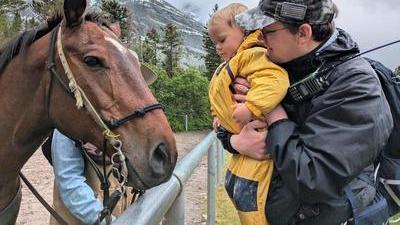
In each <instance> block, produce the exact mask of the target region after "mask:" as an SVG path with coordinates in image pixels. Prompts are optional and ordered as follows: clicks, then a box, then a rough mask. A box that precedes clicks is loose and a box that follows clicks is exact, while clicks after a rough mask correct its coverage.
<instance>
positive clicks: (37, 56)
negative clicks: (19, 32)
mask: <svg viewBox="0 0 400 225" xmlns="http://www.w3.org/2000/svg"><path fill="white" fill-rule="evenodd" d="M48 46H49V35H46V36H45V37H43V38H41V39H39V40H37V41H36V42H34V43H33V44H32V45H31V46H30V47H29V48H27V49H26V50H25V51H24V52H22V53H20V54H19V55H17V56H16V57H14V59H13V60H12V61H11V62H10V64H9V65H8V67H7V68H6V69H5V71H4V72H3V74H1V76H0V90H1V92H0V126H1V128H2V129H0V143H1V144H0V172H1V174H2V178H0V189H1V184H2V182H5V181H6V180H8V181H10V180H9V179H12V178H13V177H15V178H16V177H17V176H18V171H19V170H20V169H21V168H22V166H23V164H25V162H26V161H27V160H28V159H29V157H30V156H31V155H32V154H33V153H34V151H35V150H36V149H37V148H38V147H39V146H40V144H41V143H42V142H43V140H44V139H45V138H46V136H47V135H48V133H49V131H50V130H51V127H52V126H51V121H50V119H49V118H48V117H47V113H46V111H45V107H44V105H45V94H46V88H45V87H46V81H47V78H46V76H48V73H47V69H46V59H47V54H48V53H47V51H48V48H49V47H48ZM3 184H4V183H3ZM0 191H1V190H0Z"/></svg>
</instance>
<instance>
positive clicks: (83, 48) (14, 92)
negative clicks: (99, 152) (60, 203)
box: [0, 0, 177, 225]
mask: <svg viewBox="0 0 400 225" xmlns="http://www.w3.org/2000/svg"><path fill="white" fill-rule="evenodd" d="M85 9H86V0H65V2H64V15H63V16H59V17H57V18H55V19H53V20H51V21H49V22H48V24H47V25H46V26H42V27H41V28H38V29H36V30H33V31H28V32H25V33H24V34H21V35H20V36H19V37H17V38H15V39H14V40H13V41H12V42H10V43H8V44H7V45H6V46H5V47H3V48H2V49H1V50H0V52H1V55H0V124H1V127H0V224H1V225H3V224H14V223H15V220H16V216H17V214H18V209H19V205H20V180H19V177H18V173H19V171H20V170H21V168H22V167H23V165H24V164H25V163H26V161H27V160H28V159H29V157H30V156H31V155H32V154H33V153H34V151H35V150H36V149H37V148H38V147H39V146H40V145H41V143H42V142H43V141H44V140H45V139H46V137H47V136H48V135H49V133H50V132H51V130H52V129H54V128H57V129H59V130H60V131H61V132H63V133H64V134H66V135H67V136H69V137H71V138H73V139H76V140H82V141H84V142H91V143H94V144H95V145H97V146H102V145H103V143H104V136H103V134H104V131H105V127H104V126H100V125H102V124H103V125H105V124H109V123H103V121H116V120H119V119H121V118H123V117H125V119H126V120H124V121H121V120H119V121H118V122H121V124H123V125H121V124H120V125H121V126H118V127H117V128H115V129H114V130H112V132H110V130H107V131H108V132H105V133H108V134H107V135H106V138H107V139H109V140H111V144H113V146H111V145H110V142H109V144H108V145H107V151H106V152H107V155H109V156H111V155H112V154H113V153H115V150H116V149H117V150H118V149H119V148H120V147H121V146H118V145H119V143H117V144H115V140H116V139H117V140H118V142H119V141H121V143H122V148H121V149H120V150H122V153H123V154H124V155H125V157H126V165H127V172H128V184H129V185H131V186H133V187H134V188H136V189H147V188H150V187H153V186H155V185H158V184H160V183H162V182H164V181H166V180H168V179H169V177H170V176H171V174H172V170H173V168H174V166H175V163H176V158H177V152H176V146H175V139H174V136H173V133H172V130H171V128H170V127H169V124H168V122H167V119H166V117H165V114H164V113H163V111H162V110H161V107H159V105H157V104H155V103H156V100H155V98H154V97H153V95H152V94H151V92H150V90H149V89H148V87H147V84H146V82H145V80H144V78H143V76H142V74H141V72H140V63H139V61H138V58H137V56H136V55H135V54H134V53H133V52H131V51H129V50H128V49H127V48H125V47H124V46H123V45H122V44H121V43H120V41H119V40H118V36H117V35H116V33H118V32H116V31H115V30H114V29H113V26H112V25H108V24H107V23H105V22H103V21H102V20H101V19H100V18H98V17H95V16H90V15H86V16H85V15H84V12H85ZM55 31H58V32H61V33H59V35H58V36H55V40H57V43H59V44H60V45H57V46H56V47H52V37H53V35H52V34H55ZM61 35H62V36H61ZM57 37H58V38H59V40H58V39H56V38H57ZM61 37H62V38H61ZM53 48H54V49H55V50H54V52H58V53H59V54H56V53H55V54H54V55H55V56H54V59H55V60H54V65H51V64H52V63H51V57H50V58H49V52H50V53H51V52H52V51H51V50H52V49H53ZM63 51H64V52H65V62H62V60H61V59H62V57H61V56H60V55H62V52H63ZM66 65H67V66H66ZM49 68H50V69H52V70H53V72H54V73H56V74H58V75H59V78H60V80H58V79H53V78H52V77H54V76H53V75H54V73H49V72H48V69H49ZM68 69H70V71H67V70H68ZM50 74H53V75H50ZM71 74H72V75H73V76H74V80H75V81H76V84H77V86H78V89H79V90H80V91H81V92H80V94H81V95H85V96H87V99H88V101H89V102H90V103H91V105H92V106H93V107H92V108H90V107H89V106H88V105H87V104H83V107H81V108H77V107H76V101H78V100H76V99H75V98H74V97H77V96H76V90H75V89H76V87H75V88H74V87H71V83H72V81H71V79H70V78H68V77H69V75H71ZM63 84H64V85H63ZM65 84H70V87H68V85H65ZM70 88H72V89H73V90H70V91H71V92H73V93H74V94H72V95H71V92H67V91H66V89H70ZM71 96H74V97H71ZM147 106H150V109H149V107H147ZM151 106H155V107H151ZM137 109H145V110H139V111H137ZM93 111H94V112H93ZM132 111H136V113H134V114H132ZM96 112H97V114H96ZM93 114H95V117H93ZM96 115H97V116H98V117H97V119H99V118H101V119H100V121H99V120H96ZM127 115H136V116H137V117H136V118H134V119H133V117H132V116H128V117H127ZM138 117H139V118H138ZM93 118H95V119H93ZM128 119H129V120H130V121H128ZM122 122H123V123H122ZM99 124H100V125H99ZM115 134H118V135H119V136H117V135H115ZM112 141H114V143H113V142H112ZM38 166H40V165H38Z"/></svg>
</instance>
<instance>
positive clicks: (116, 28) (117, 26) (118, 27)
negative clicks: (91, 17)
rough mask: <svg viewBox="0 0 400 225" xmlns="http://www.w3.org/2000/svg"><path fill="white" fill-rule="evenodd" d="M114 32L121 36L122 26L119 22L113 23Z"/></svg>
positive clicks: (111, 26)
mask: <svg viewBox="0 0 400 225" xmlns="http://www.w3.org/2000/svg"><path fill="white" fill-rule="evenodd" d="M110 28H111V30H112V32H113V33H114V34H115V35H117V37H118V38H121V26H120V25H119V23H118V22H117V23H113V24H111V25H110Z"/></svg>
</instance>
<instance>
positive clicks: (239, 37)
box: [208, 22, 244, 61]
mask: <svg viewBox="0 0 400 225" xmlns="http://www.w3.org/2000/svg"><path fill="white" fill-rule="evenodd" d="M208 32H209V35H210V38H211V40H212V41H213V43H214V45H215V48H216V50H217V53H218V55H219V56H220V57H221V58H222V59H223V60H225V61H228V60H229V59H230V58H232V57H233V56H234V55H235V53H236V51H237V49H238V48H239V46H240V44H241V43H242V41H243V36H244V34H243V31H242V30H241V29H240V28H239V27H238V26H233V27H231V26H229V25H228V24H227V23H223V22H221V23H218V24H213V25H211V26H209V28H208Z"/></svg>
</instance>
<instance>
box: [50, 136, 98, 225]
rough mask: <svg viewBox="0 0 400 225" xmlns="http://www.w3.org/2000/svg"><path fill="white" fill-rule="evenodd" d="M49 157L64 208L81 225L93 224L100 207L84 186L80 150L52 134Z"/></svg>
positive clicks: (85, 185) (86, 186) (61, 137)
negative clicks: (82, 224)
mask: <svg viewBox="0 0 400 225" xmlns="http://www.w3.org/2000/svg"><path fill="white" fill-rule="evenodd" d="M51 157H52V160H53V168H54V176H55V182H56V185H57V188H58V191H59V193H60V197H61V200H62V201H63V203H64V205H65V206H66V207H67V208H68V209H69V211H70V212H71V213H72V214H73V215H74V216H75V217H77V218H78V219H79V220H81V221H82V222H83V223H84V224H94V223H95V222H96V220H97V218H98V215H99V214H100V212H101V210H102V209H103V206H102V204H101V203H100V202H99V200H97V199H96V198H95V196H94V192H93V190H92V189H91V187H90V186H89V185H88V184H87V183H86V178H85V174H84V171H85V162H84V159H83V156H82V154H81V152H80V149H78V148H77V147H76V146H75V143H74V142H73V141H72V140H70V139H68V138H67V137H65V136H64V135H62V134H61V133H60V132H59V131H57V130H55V131H54V135H53V141H52V144H51Z"/></svg>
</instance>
